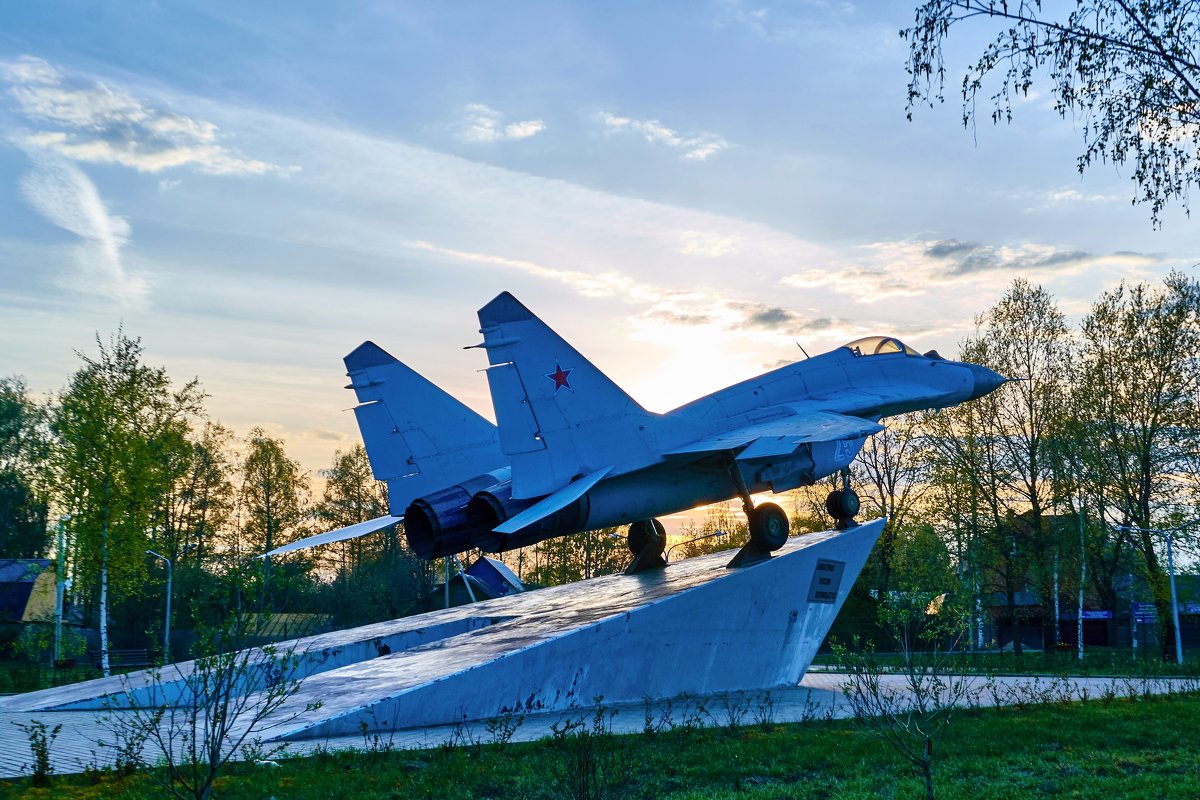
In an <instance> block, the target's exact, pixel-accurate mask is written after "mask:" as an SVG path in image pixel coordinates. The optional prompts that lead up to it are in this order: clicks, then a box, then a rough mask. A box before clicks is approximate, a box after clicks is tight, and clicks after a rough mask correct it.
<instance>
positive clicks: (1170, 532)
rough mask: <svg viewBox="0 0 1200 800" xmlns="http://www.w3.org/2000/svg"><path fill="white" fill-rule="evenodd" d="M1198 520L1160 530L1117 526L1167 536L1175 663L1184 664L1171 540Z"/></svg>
mask: <svg viewBox="0 0 1200 800" xmlns="http://www.w3.org/2000/svg"><path fill="white" fill-rule="evenodd" d="M1197 522H1200V518H1197V519H1189V520H1188V521H1187V522H1183V523H1180V524H1179V525H1176V526H1175V527H1174V528H1165V529H1163V530H1158V529H1157V528H1139V527H1137V526H1136V525H1118V526H1117V527H1118V528H1120V529H1121V530H1126V531H1134V532H1137V533H1156V534H1158V535H1159V536H1165V537H1166V538H1167V573H1168V574H1169V575H1170V576H1171V617H1172V619H1173V621H1174V623H1175V663H1177V664H1180V665H1182V664H1183V637H1182V636H1181V635H1180V634H1179V600H1178V597H1177V595H1176V593H1175V554H1174V552H1173V551H1172V546H1171V545H1172V541H1171V540H1172V538H1173V537H1174V534H1176V533H1178V532H1179V531H1181V530H1183V529H1184V528H1188V527H1191V526H1192V525H1195V524H1196V523H1197ZM1131 587H1132V585H1131Z"/></svg>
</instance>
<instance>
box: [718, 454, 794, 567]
mask: <svg viewBox="0 0 1200 800" xmlns="http://www.w3.org/2000/svg"><path fill="white" fill-rule="evenodd" d="M729 475H730V477H731V478H733V484H734V486H736V487H737V490H738V494H739V495H741V498H742V510H743V511H745V512H746V519H747V521H748V522H749V523H750V541H749V542H747V543H746V545H745V546H744V547H742V549H741V550H739V551H738V552H737V555H735V556H734V557H733V560H732V561H730V562H729V563H728V564H727V565H726V566H729V567H744V566H747V565H749V564H754V563H756V562H759V561H765V560H766V559H768V558H770V557H771V553H773V552H775V551H776V550H778V549H779V548H781V547H783V546H784V545H785V544H787V539H788V527H789V526H788V516H787V512H785V511H784V510H783V509H782V508H780V507H779V506H777V505H775V504H774V503H763V504H762V505H759V506H755V505H754V501H753V500H752V499H751V498H750V490H749V488H748V487H747V486H746V481H745V480H743V479H742V473H741V470H739V469H738V465H737V462H733V463H731V464H730V466H729Z"/></svg>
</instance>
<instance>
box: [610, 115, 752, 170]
mask: <svg viewBox="0 0 1200 800" xmlns="http://www.w3.org/2000/svg"><path fill="white" fill-rule="evenodd" d="M600 120H601V121H602V122H603V123H604V126H605V130H607V131H610V132H629V133H634V134H639V135H641V136H642V138H643V139H645V140H646V141H647V142H651V143H654V144H663V145H666V146H667V147H670V148H673V149H676V150H682V151H683V158H684V159H686V160H688V161H707V160H708V159H709V158H710V157H712V156H715V155H716V154H717V153H720V152H721V151H722V150H727V149H728V148H729V142H727V141H725V139H724V138H722V137H720V136H718V135H717V134H715V133H708V132H706V131H702V132H700V133H697V134H692V135H684V134H680V133H678V132H677V131H675V130H673V129H671V128H668V127H667V126H666V125H663V124H662V123H661V122H659V121H658V120H656V119H632V118H631V117H619V116H617V115H615V114H610V113H608V112H602V113H601V114H600Z"/></svg>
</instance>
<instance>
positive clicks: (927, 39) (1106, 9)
mask: <svg viewBox="0 0 1200 800" xmlns="http://www.w3.org/2000/svg"><path fill="white" fill-rule="evenodd" d="M968 25H969V26H972V27H974V28H979V27H983V28H985V29H989V30H991V31H994V35H993V38H992V39H991V41H990V42H989V43H988V44H987V45H986V46H985V47H984V49H983V51H982V52H981V53H980V54H979V55H978V56H977V57H976V59H975V61H974V63H973V64H970V65H969V66H967V67H966V68H965V69H964V71H963V74H962V81H961V95H962V114H963V116H962V119H963V124H964V125H965V126H968V127H970V126H972V125H974V124H975V122H976V120H977V118H978V116H979V115H980V113H984V114H986V115H987V116H988V117H989V118H990V119H991V121H992V122H993V123H999V122H1010V121H1012V119H1013V113H1014V100H1015V99H1017V98H1023V97H1026V96H1028V95H1029V94H1030V92H1032V91H1034V90H1035V87H1037V86H1046V87H1048V90H1049V92H1050V94H1051V95H1052V96H1053V98H1054V109H1055V111H1056V112H1057V113H1058V114H1059V115H1060V116H1062V117H1064V118H1070V119H1071V120H1072V121H1073V122H1075V123H1076V125H1077V126H1078V129H1079V131H1080V133H1081V136H1082V139H1083V149H1082V151H1081V152H1080V154H1079V156H1078V157H1077V159H1076V165H1077V167H1078V169H1079V171H1080V172H1081V173H1082V172H1084V171H1085V170H1087V169H1088V168H1090V167H1094V166H1095V165H1097V164H1102V163H1112V164H1116V165H1125V164H1130V165H1131V166H1132V173H1131V179H1132V180H1133V181H1134V183H1135V185H1136V190H1135V194H1134V202H1135V203H1147V204H1149V206H1150V216H1151V220H1152V222H1153V223H1154V224H1155V225H1156V226H1157V225H1158V224H1159V222H1160V216H1161V213H1162V211H1163V209H1164V208H1166V207H1167V206H1168V205H1169V204H1173V203H1178V204H1180V205H1181V206H1182V207H1183V208H1184V210H1185V211H1186V210H1189V197H1188V193H1189V190H1190V189H1191V188H1192V187H1194V186H1196V185H1197V184H1198V183H1200V105H1198V103H1200V89H1198V87H1200V5H1198V4H1197V3H1196V2H1181V0H1139V2H1132V1H1131V0H1074V2H1068V3H1054V4H1049V3H1048V4H1045V7H1044V6H1043V3H1042V2H1041V0H927V1H926V2H923V3H921V4H920V5H918V6H917V7H916V15H915V19H914V21H913V24H912V25H911V26H910V27H908V28H905V29H904V30H902V31H901V36H903V37H904V38H905V40H906V41H907V42H908V44H909V55H908V65H907V70H908V75H909V83H908V114H909V118H910V119H911V118H912V112H913V110H914V108H916V107H917V106H920V105H924V104H928V105H933V104H935V103H941V102H942V101H943V99H944V91H945V86H946V79H947V71H948V68H947V63H946V55H945V47H946V41H947V39H949V38H950V36H951V34H952V33H953V32H954V31H956V30H958V29H960V28H962V27H965V26H968ZM981 101H982V104H983V105H984V108H985V109H988V110H984V111H981V110H980V107H979V106H980V104H981Z"/></svg>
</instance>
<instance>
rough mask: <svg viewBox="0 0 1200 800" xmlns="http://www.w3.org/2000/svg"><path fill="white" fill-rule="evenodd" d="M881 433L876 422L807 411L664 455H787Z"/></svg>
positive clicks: (753, 456)
mask: <svg viewBox="0 0 1200 800" xmlns="http://www.w3.org/2000/svg"><path fill="white" fill-rule="evenodd" d="M881 430H883V426H882V425H880V424H879V423H877V422H872V421H871V420H869V419H863V418H862V417H852V416H847V415H845V414H836V413H834V412H832V411H806V412H803V413H799V414H796V415H794V416H790V417H784V418H782V419H773V420H770V421H768V422H757V423H754V424H752V425H745V426H743V427H741V428H735V429H734V430H732V431H726V432H725V433H721V434H717V435H716V436H710V437H707V438H704V439H700V440H699V441H695V442H691V443H689V444H686V445H684V446H683V447H677V448H675V449H674V450H670V451H668V452H666V453H664V455H668V456H677V455H695V454H699V453H711V452H724V451H729V450H739V449H741V448H745V449H743V450H742V451H741V452H740V453H739V454H738V458H739V459H742V460H745V459H750V458H767V457H770V456H781V455H787V454H788V453H791V452H792V451H793V450H795V449H796V448H797V447H799V446H800V445H802V444H807V443H809V442H832V441H837V440H839V439H862V438H863V437H865V436H870V435H871V434H873V433H878V432H879V431H881Z"/></svg>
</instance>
